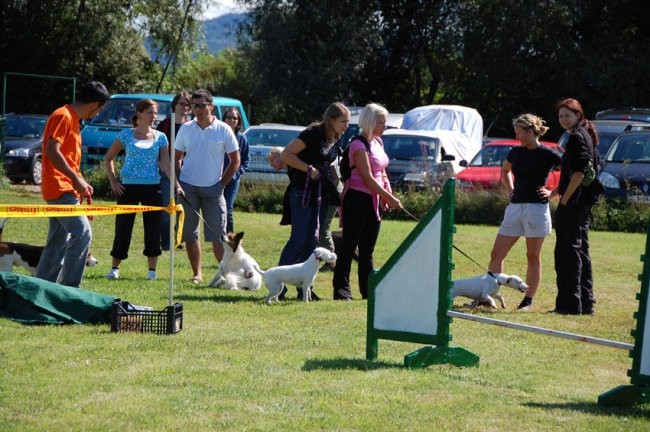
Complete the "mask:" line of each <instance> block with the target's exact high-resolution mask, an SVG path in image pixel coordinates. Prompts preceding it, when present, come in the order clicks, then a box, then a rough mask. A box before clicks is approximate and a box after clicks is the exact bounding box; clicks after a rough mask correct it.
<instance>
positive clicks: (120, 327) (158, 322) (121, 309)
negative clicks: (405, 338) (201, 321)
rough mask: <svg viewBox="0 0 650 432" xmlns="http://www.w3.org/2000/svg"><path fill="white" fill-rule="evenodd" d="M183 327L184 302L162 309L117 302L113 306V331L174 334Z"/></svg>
mask: <svg viewBox="0 0 650 432" xmlns="http://www.w3.org/2000/svg"><path fill="white" fill-rule="evenodd" d="M182 328H183V304H182V303H175V304H173V305H172V306H167V307H166V308H165V309H163V310H161V311H155V310H152V309H151V308H149V307H143V306H136V305H132V304H131V303H129V302H115V303H113V305H112V306H111V331H114V332H118V333H121V332H131V333H156V334H173V333H178V332H180V331H181V329H182Z"/></svg>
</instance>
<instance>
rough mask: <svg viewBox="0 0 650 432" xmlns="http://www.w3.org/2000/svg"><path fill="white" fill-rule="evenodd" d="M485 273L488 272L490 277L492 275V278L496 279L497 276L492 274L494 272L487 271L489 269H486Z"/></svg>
mask: <svg viewBox="0 0 650 432" xmlns="http://www.w3.org/2000/svg"><path fill="white" fill-rule="evenodd" d="M487 273H488V274H489V275H490V276H492V277H493V278H494V279H496V278H497V277H496V276H494V273H492V272H491V271H489V270H488V272H487Z"/></svg>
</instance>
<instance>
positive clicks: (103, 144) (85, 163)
mask: <svg viewBox="0 0 650 432" xmlns="http://www.w3.org/2000/svg"><path fill="white" fill-rule="evenodd" d="M140 99H153V100H154V101H156V102H157V103H158V117H157V118H156V121H155V123H154V127H156V125H157V124H158V123H159V122H161V121H162V120H164V119H165V118H167V117H168V116H170V115H171V109H172V108H171V103H172V99H174V95H173V94H156V93H132V94H115V95H113V96H111V99H110V101H109V102H108V105H106V107H104V109H102V110H101V111H100V112H99V114H98V115H97V117H95V118H94V119H92V120H90V121H88V122H86V123H85V124H84V128H83V129H82V130H81V148H82V162H81V165H82V170H84V171H85V170H88V169H92V168H94V167H95V166H96V165H98V164H101V163H102V161H103V160H104V155H105V154H106V152H107V151H108V148H109V147H110V146H111V144H113V141H114V140H115V137H116V136H117V134H118V133H119V132H120V131H121V130H122V129H124V128H129V127H133V125H132V124H131V117H132V116H133V114H135V109H136V106H137V104H138V101H139V100H140ZM212 101H213V103H214V110H213V114H214V115H215V116H217V118H219V119H221V115H222V114H223V113H224V112H225V111H227V110H228V109H230V108H232V107H236V108H237V109H239V112H240V113H241V116H242V125H243V127H244V128H247V127H248V118H247V117H246V112H245V111H244V107H243V106H242V103H241V101H239V100H237V99H232V98H227V97H220V96H213V98H212Z"/></svg>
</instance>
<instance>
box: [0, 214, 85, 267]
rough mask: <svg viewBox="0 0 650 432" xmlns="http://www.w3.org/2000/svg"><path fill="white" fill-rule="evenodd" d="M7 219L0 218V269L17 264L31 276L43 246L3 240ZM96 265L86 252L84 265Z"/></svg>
mask: <svg viewBox="0 0 650 432" xmlns="http://www.w3.org/2000/svg"><path fill="white" fill-rule="evenodd" d="M7 219H8V218H3V219H0V271H3V272H12V271H14V266H18V267H23V268H25V269H26V270H27V271H28V272H29V274H31V275H32V276H33V275H34V274H35V273H36V267H38V262H39V261H40V260H41V255H42V254H43V246H35V245H29V244H25V243H13V242H6V241H4V240H3V238H2V234H3V231H4V227H5V224H6V223H7ZM96 265H97V258H95V257H94V256H93V255H92V254H91V253H90V252H88V256H87V257H86V266H88V267H95V266H96Z"/></svg>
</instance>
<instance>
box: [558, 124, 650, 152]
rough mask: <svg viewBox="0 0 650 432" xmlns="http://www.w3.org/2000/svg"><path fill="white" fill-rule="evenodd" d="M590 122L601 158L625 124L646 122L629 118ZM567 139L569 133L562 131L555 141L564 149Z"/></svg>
mask: <svg viewBox="0 0 650 432" xmlns="http://www.w3.org/2000/svg"><path fill="white" fill-rule="evenodd" d="M591 123H592V124H593V125H594V127H595V128H596V133H598V152H599V153H600V156H601V158H602V157H603V156H605V155H606V154H607V151H608V150H609V148H610V147H611V146H612V143H613V142H614V140H615V139H616V138H617V137H618V136H619V135H620V134H621V133H622V132H623V130H625V128H626V127H627V126H629V125H632V126H643V125H647V124H648V123H645V122H640V121H630V120H592V121H591ZM568 140H569V133H568V132H564V133H563V134H562V136H561V137H560V139H559V140H558V142H557V143H558V144H559V145H560V146H561V147H562V148H565V149H566V143H567V141H568Z"/></svg>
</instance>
